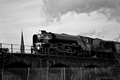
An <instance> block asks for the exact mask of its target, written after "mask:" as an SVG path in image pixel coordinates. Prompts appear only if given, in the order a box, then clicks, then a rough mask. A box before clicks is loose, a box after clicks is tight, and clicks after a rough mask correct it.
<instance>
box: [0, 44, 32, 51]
mask: <svg viewBox="0 0 120 80" xmlns="http://www.w3.org/2000/svg"><path fill="white" fill-rule="evenodd" d="M20 46H21V45H19V44H8V43H0V48H8V50H9V53H20ZM24 48H25V49H24V51H25V53H31V46H30V45H25V46H24Z"/></svg>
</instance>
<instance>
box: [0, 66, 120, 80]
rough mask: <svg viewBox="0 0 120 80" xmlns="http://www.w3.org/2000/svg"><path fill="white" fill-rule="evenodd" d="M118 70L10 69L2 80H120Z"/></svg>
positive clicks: (2, 76)
mask: <svg viewBox="0 0 120 80" xmlns="http://www.w3.org/2000/svg"><path fill="white" fill-rule="evenodd" d="M115 69H116V68H82V67H79V68H72V69H71V68H65V67H64V68H20V69H17V68H8V69H5V70H3V69H2V70H1V71H0V75H1V80H120V73H119V72H120V69H119V68H118V69H116V70H115Z"/></svg>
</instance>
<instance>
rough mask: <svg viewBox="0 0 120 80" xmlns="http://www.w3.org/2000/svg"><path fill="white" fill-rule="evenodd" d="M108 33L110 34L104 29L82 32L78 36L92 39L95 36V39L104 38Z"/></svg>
mask: <svg viewBox="0 0 120 80" xmlns="http://www.w3.org/2000/svg"><path fill="white" fill-rule="evenodd" d="M108 33H109V30H106V29H102V30H101V31H96V30H92V31H87V32H80V33H79V34H78V35H82V36H90V37H91V36H95V37H100V38H104V36H105V35H107V34H108Z"/></svg>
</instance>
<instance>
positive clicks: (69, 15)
mask: <svg viewBox="0 0 120 80" xmlns="http://www.w3.org/2000/svg"><path fill="white" fill-rule="evenodd" d="M22 29H23V33H24V41H25V44H26V45H31V44H32V35H33V34H34V33H36V32H38V30H41V29H44V30H46V31H50V32H55V33H67V34H72V35H85V36H91V37H97V38H102V39H107V40H113V39H114V38H115V37H117V36H118V33H120V32H119V31H120V0H0V42H4V43H15V44H20V37H21V30H22Z"/></svg>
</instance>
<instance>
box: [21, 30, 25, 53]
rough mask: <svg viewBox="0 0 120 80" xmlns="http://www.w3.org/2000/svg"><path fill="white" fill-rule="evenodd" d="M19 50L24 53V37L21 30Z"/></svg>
mask: <svg viewBox="0 0 120 80" xmlns="http://www.w3.org/2000/svg"><path fill="white" fill-rule="evenodd" d="M20 52H21V53H22V54H24V53H25V46H24V38H23V31H21V45H20Z"/></svg>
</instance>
